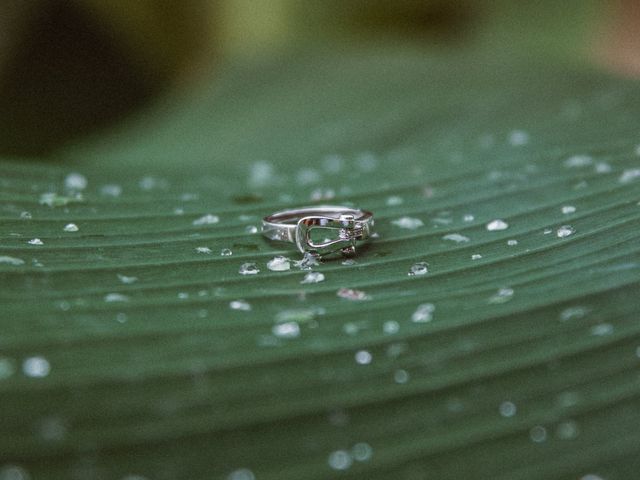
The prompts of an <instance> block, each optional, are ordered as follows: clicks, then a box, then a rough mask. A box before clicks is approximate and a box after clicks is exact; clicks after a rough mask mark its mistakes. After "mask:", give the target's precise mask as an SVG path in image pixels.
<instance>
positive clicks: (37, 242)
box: [27, 238, 44, 245]
mask: <svg viewBox="0 0 640 480" xmlns="http://www.w3.org/2000/svg"><path fill="white" fill-rule="evenodd" d="M27 243H28V244H29V245H44V242H43V241H42V240H40V239H39V238H32V239H31V240H29V241H28V242H27Z"/></svg>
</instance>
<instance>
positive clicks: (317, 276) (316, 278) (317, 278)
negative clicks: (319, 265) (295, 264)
mask: <svg viewBox="0 0 640 480" xmlns="http://www.w3.org/2000/svg"><path fill="white" fill-rule="evenodd" d="M320 282H324V274H323V273H320V272H309V273H307V274H306V275H305V276H304V278H303V279H302V280H301V281H300V283H302V284H307V283H320Z"/></svg>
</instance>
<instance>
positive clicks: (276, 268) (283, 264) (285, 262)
mask: <svg viewBox="0 0 640 480" xmlns="http://www.w3.org/2000/svg"><path fill="white" fill-rule="evenodd" d="M267 268H268V269H269V270H271V271H273V272H284V271H286V270H289V269H290V268H291V260H289V259H288V258H287V257H283V256H281V255H278V256H276V257H273V258H272V259H271V260H269V261H268V262H267Z"/></svg>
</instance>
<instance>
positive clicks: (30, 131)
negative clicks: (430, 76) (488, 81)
mask: <svg viewBox="0 0 640 480" xmlns="http://www.w3.org/2000/svg"><path fill="white" fill-rule="evenodd" d="M532 3H535V5H532ZM558 3H559V2H552V1H549V0H544V1H541V2H508V1H506V0H493V1H492V0H484V1H470V0H458V1H443V0H397V1H388V0H346V1H345V0H343V1H339V0H326V1H316V0H312V1H309V2H299V1H296V0H272V1H269V2H252V1H250V0H226V1H225V0H219V1H207V0H183V1H180V0H167V1H163V2H156V1H152V0H138V1H135V2H127V1H125V0H113V1H109V2H102V1H99V0H84V1H82V0H77V1H59V0H33V1H30V2H24V1H21V0H5V1H4V2H3V3H2V4H1V5H0V32H2V33H0V155H24V156H35V155H38V156H42V155H48V154H51V153H52V152H55V150H56V149H57V148H59V147H61V146H62V145H65V144H68V143H70V142H73V141H74V140H76V139H78V138H81V137H83V136H85V135H87V134H91V133H94V132H96V131H99V130H100V129H102V128H105V127H108V126H109V125H112V124H114V123H116V122H118V121H121V120H122V119H124V118H125V117H126V116H127V115H129V114H131V113H132V112H135V111H137V110H138V109H140V108H142V107H144V106H145V105H147V104H148V103H149V102H151V101H152V100H153V99H154V98H156V97H157V96H158V95H160V94H161V93H162V92H164V91H166V90H167V89H176V88H178V89H180V88H182V89H186V88H190V87H192V86H193V85H195V84H197V83H198V81H199V80H200V79H201V78H205V73H204V72H211V71H214V72H215V69H216V66H217V65H220V64H223V63H224V62H228V61H234V62H238V61H240V62H241V61H252V60H255V59H256V58H262V57H266V56H269V55H278V54H282V53H283V52H285V53H286V52H287V51H298V52H299V51H301V50H302V51H304V48H307V46H311V45H318V44H323V43H326V42H331V41H337V40H339V41H342V42H346V43H347V44H354V45H357V43H358V42H360V41H369V42H371V41H375V42H381V43H382V42H384V41H389V39H394V40H391V41H403V42H415V43H416V44H420V45H430V46H436V47H440V48H441V47H445V48H464V46H469V45H474V44H478V43H483V42H484V43H485V44H488V45H490V46H491V45H495V48H498V46H499V45H501V44H504V43H510V42H515V43H518V42H519V43H520V44H521V46H522V50H523V51H526V50H527V49H528V48H531V47H532V46H533V48H540V49H547V50H549V52H550V53H551V54H554V53H557V52H558V51H564V52H565V53H567V52H568V54H570V55H581V54H582V53H580V52H585V51H589V52H593V54H594V57H595V56H598V58H600V59H601V60H602V59H604V63H608V64H610V65H613V66H614V67H615V68H617V69H619V70H625V71H629V72H633V71H638V70H640V62H638V57H637V56H638V53H637V51H638V49H637V48H636V47H637V45H638V44H640V39H639V38H640V35H639V34H638V31H640V30H638V28H636V27H637V26H639V25H640V8H638V4H637V2H634V1H618V2H612V3H609V4H603V3H602V2H595V1H582V2H578V1H569V2H562V5H558ZM602 5H605V6H604V7H603V6H602ZM629 12H633V13H632V14H631V13H629ZM619 27H620V28H619ZM585 32H592V33H593V35H592V38H591V37H589V36H588V35H585ZM612 32H614V33H612ZM595 38H604V39H606V41H604V42H601V41H600V40H594V39H595ZM591 42H594V43H591ZM491 48H493V47H491ZM634 62H635V63H634ZM634 65H635V67H634ZM206 75H210V73H206ZM206 78H207V79H209V78H210V77H209V76H207V77H206ZM207 81H209V80H207Z"/></svg>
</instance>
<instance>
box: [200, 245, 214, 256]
mask: <svg viewBox="0 0 640 480" xmlns="http://www.w3.org/2000/svg"><path fill="white" fill-rule="evenodd" d="M196 253H204V254H206V255H209V254H211V253H212V250H211V249H210V248H209V247H196Z"/></svg>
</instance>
